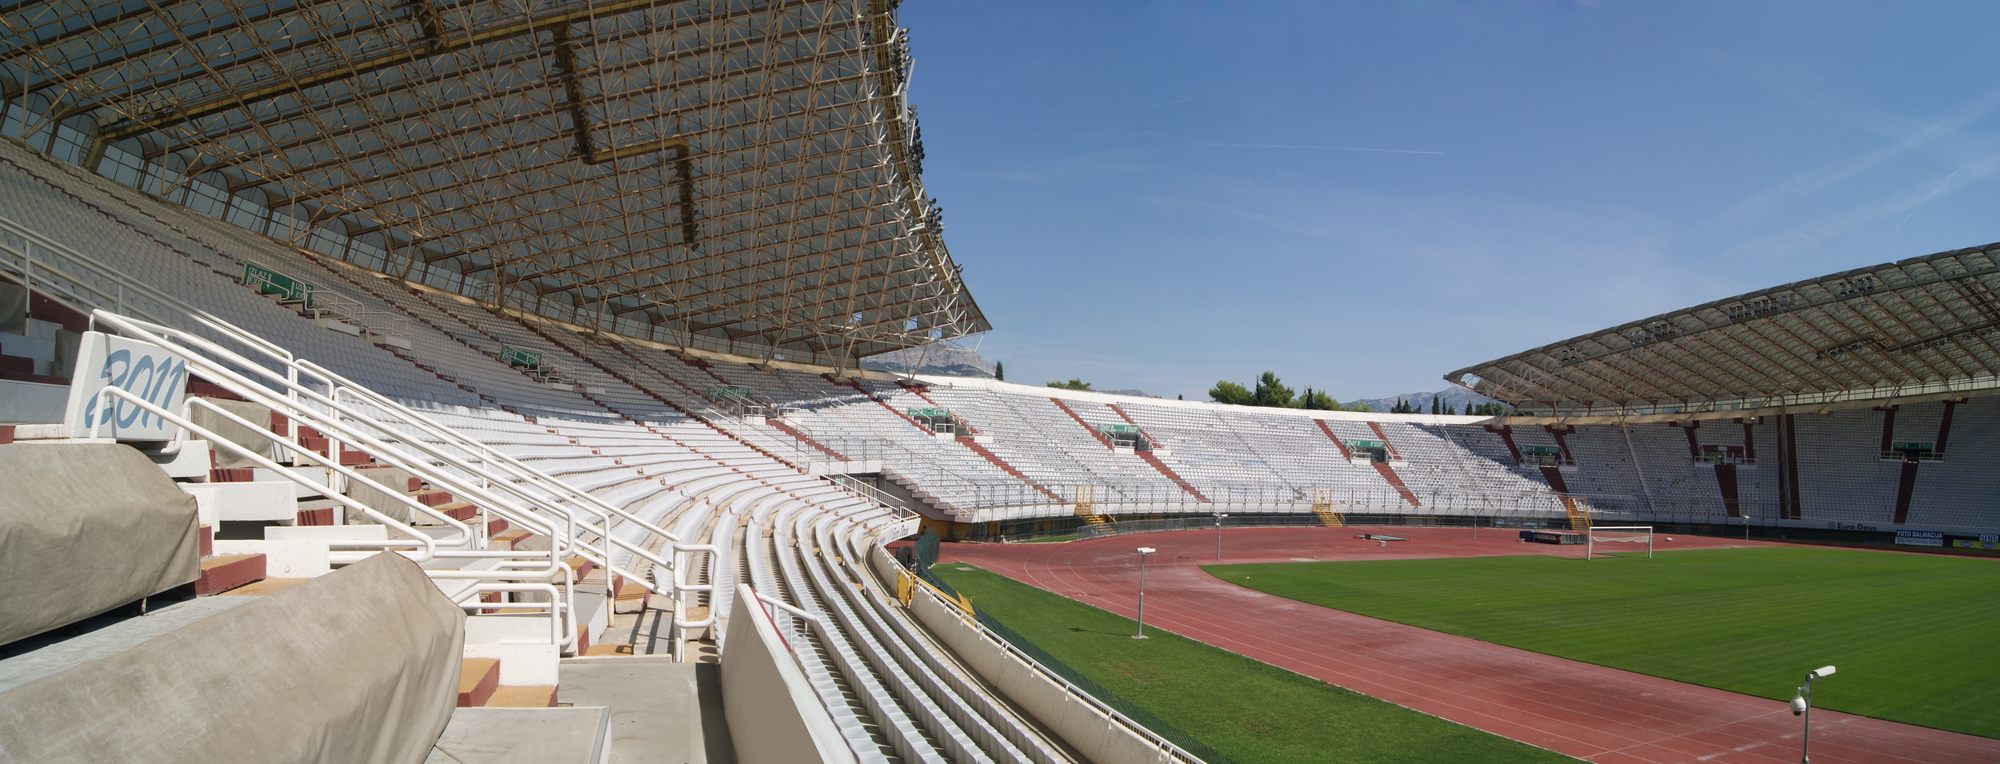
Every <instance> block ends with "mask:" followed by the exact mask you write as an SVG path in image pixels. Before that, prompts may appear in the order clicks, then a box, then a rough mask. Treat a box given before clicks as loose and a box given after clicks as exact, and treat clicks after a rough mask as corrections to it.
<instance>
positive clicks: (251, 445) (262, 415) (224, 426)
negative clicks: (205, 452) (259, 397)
mask: <svg viewBox="0 0 2000 764" xmlns="http://www.w3.org/2000/svg"><path fill="white" fill-rule="evenodd" d="M207 401H208V402H209V403H213V404H215V406H216V407H217V408H220V409H222V410H223V411H227V412H229V413H231V414H235V415H237V416H240V417H243V418H244V419H248V420H250V421H252V422H256V423H258V424H262V425H263V426H264V432H265V433H269V432H270V430H271V409H270V408H269V407H267V406H265V405H263V404H261V403H251V402H249V401H232V400H228V399H226V398H209V399H207ZM188 418H189V419H192V420H194V423H195V424H198V425H201V426H202V427H204V428H207V429H208V430H209V431H210V432H213V433H215V434H216V435H220V436H222V437H223V438H224V439H226V440H228V441H229V442H231V443H235V444H236V445H239V446H242V447H244V448H247V449H250V450H251V451H254V452H256V453H257V454H259V455H262V456H270V457H275V456H276V454H277V451H278V445H277V444H276V443H273V442H271V439H270V438H267V437H263V436H262V435H259V434H257V433H254V432H251V431H250V428H248V427H244V426H243V425H240V424H237V423H235V422H231V421H229V420H227V419H224V418H222V417H221V416H218V415H216V413H215V412H213V411H209V410H208V409H204V408H201V407H199V406H197V407H195V408H194V409H193V410H192V411H190V412H189V414H188ZM211 451H213V452H214V454H215V466H217V467H223V468H233V467H253V466H256V463H255V462H252V461H250V459H249V458H247V457H244V456H242V455H239V454H237V453H236V452H235V451H231V450H229V449H226V448H219V447H218V448H214V449H211Z"/></svg>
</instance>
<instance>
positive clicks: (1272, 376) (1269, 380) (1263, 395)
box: [1250, 371, 1292, 408]
mask: <svg viewBox="0 0 2000 764" xmlns="http://www.w3.org/2000/svg"><path fill="white" fill-rule="evenodd" d="M1250 399H1251V402H1252V403H1254V404H1255V405H1258V406H1271V407H1275V408H1285V407H1289V406H1291V405H1292V389H1291V388H1289V387H1286V386H1285V384H1284V383H1283V382H1279V381H1278V375H1277V373H1276V372H1271V371H1266V372H1264V373H1263V374H1259V375H1257V389H1256V390H1255V391H1253V392H1252V393H1251V394H1250Z"/></svg>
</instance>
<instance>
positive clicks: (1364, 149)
mask: <svg viewBox="0 0 2000 764" xmlns="http://www.w3.org/2000/svg"><path fill="white" fill-rule="evenodd" d="M1194 145H1196V146H1200V147H1202V148H1210V149H1281V150H1284V149H1289V150H1298V151H1357V152H1361V153H1365V154H1416V155H1420V156H1432V157H1441V156H1444V152H1442V151H1424V150H1420V149H1390V148H1379V147H1375V146H1315V145H1310V144H1299V143H1197V144H1194Z"/></svg>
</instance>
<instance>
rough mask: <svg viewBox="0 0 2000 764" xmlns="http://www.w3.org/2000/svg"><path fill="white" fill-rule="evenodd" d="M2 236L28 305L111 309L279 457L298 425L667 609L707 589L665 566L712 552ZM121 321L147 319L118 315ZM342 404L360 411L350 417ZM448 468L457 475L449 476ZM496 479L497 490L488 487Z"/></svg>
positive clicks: (82, 262) (288, 356)
mask: <svg viewBox="0 0 2000 764" xmlns="http://www.w3.org/2000/svg"><path fill="white" fill-rule="evenodd" d="M0 234H6V235H5V236H0V267H6V268H7V269H9V270H10V271H12V272H15V273H18V274H20V275H21V277H22V280H23V283H24V285H25V286H26V287H27V288H28V290H29V291H30V294H32V293H33V291H34V290H37V289H40V290H42V291H48V292H51V293H55V294H58V295H60V296H62V297H64V298H65V299H68V300H70V301H71V302H74V303H75V304H78V305H86V306H87V305H100V306H101V305H106V304H109V305H114V306H117V307H118V308H119V309H120V310H119V313H111V312H107V311H102V310H99V311H98V312H97V313H96V314H94V315H93V318H92V321H93V324H95V323H100V322H101V323H104V324H105V325H106V326H109V327H112V328H115V329H117V330H119V331H120V332H121V333H125V334H129V335H133V336H135V337H137V338H143V339H147V340H148V341H152V342H155V343H156V344H160V345H162V346H163V347H164V348H166V349H168V350H169V351H170V352H174V353H175V354H176V355H177V356H180V357H183V358H184V359H185V360H187V361H189V363H190V366H191V367H192V368H195V369H199V370H200V371H201V374H202V376H203V377H204V378H207V379H210V380H211V381H215V382H216V383H218V384H222V385H223V386H224V387H225V389H230V390H231V392H234V393H236V394H238V395H242V396H243V397H245V398H246V399H250V400H252V401H254V402H258V403H260V404H262V405H265V406H267V407H269V408H271V409H272V410H273V411H276V412H279V413H283V414H284V415H285V417H286V420H287V427H286V432H285V433H284V437H285V439H286V440H287V441H289V442H290V443H291V446H289V447H287V451H286V452H287V453H297V452H298V451H300V450H309V449H302V448H300V447H298V446H297V434H298V431H299V427H300V425H301V424H305V425H306V426H309V427H312V428H313V429H316V430H319V431H320V432H321V433H323V434H324V435H326V436H327V438H328V440H329V447H330V451H329V455H330V457H331V458H332V459H333V460H334V461H335V462H336V463H337V462H338V460H339V454H340V452H341V451H342V450H344V449H345V448H347V447H350V446H353V447H358V448H361V449H362V450H364V451H367V452H368V453H370V454H371V455H373V456H375V457H376V458H378V459H380V460H383V461H385V462H387V463H392V464H394V465H395V466H399V467H403V468H404V469H407V470H409V471H410V472H411V473H412V474H416V475H419V476H420V477H423V478H424V479H426V480H427V481H429V482H432V483H433V484H434V485H437V486H440V487H443V488H445V489H446V490H450V491H451V492H452V493H454V494H455V495H461V496H464V497H465V498H467V499H468V500H471V501H473V502H475V503H476V504H478V505H479V506H481V507H482V508H485V509H488V510H489V511H492V512H493V513H494V514H496V515H499V516H501V517H502V518H504V519H507V520H509V522H513V523H516V524H519V525H521V526H523V527H524V528H528V529H533V530H537V531H540V532H545V533H548V534H550V535H551V538H552V546H553V547H555V550H554V551H552V552H551V554H556V553H558V552H568V551H573V552H575V553H577V554H580V555H581V556H583V557H584V558H585V559H588V560H590V561H591V562H593V563H595V564H598V565H600V566H603V567H604V568H606V569H607V570H610V571H612V572H615V573H618V574H619V575H621V576H624V577H625V578H627V579H629V580H631V581H633V582H635V583H637V584H639V585H641V586H642V587H645V588H647V589H648V590H651V591H655V592H662V590H665V591H666V592H670V593H671V594H672V596H674V598H675V599H676V600H677V601H682V600H686V599H688V598H690V597H699V596H703V595H705V594H706V593H708V592H709V591H710V590H711V589H712V586H711V585H710V584H707V583H701V582H697V581H696V580H695V577H693V576H690V575H688V571H687V570H686V567H685V566H684V565H677V564H675V561H676V560H683V559H687V558H689V556H691V555H692V554H697V553H706V554H704V557H705V558H706V560H707V561H708V565H709V567H711V568H712V567H713V566H715V565H716V564H717V559H716V558H717V557H718V555H716V554H714V552H716V551H717V550H716V549H715V548H714V547H713V546H712V545H708V544H690V543H685V542H682V541H681V540H680V539H679V538H678V537H676V536H675V535H674V534H672V533H670V532H668V531H666V530H664V529H661V528H659V527H657V526H655V525H653V524H651V523H649V522H647V521H645V520H644V519H643V518H640V517H638V516H636V515H633V514H631V513H629V512H626V511H625V510H623V509H620V508H617V507H613V506H611V505H609V504H606V503H605V502H603V501H602V500H601V499H598V498H597V497H595V496H593V495H591V494H589V493H588V492H585V491H581V490H579V489H576V488H573V487H570V486H569V485H567V484H565V483H562V482H561V481H559V480H556V479H555V478H553V477H551V476H549V475H547V474H546V473H542V472H540V471H539V470H535V469H533V468H531V467H528V466H527V465H525V464H522V463H521V462H519V461H518V460H515V459H513V458H512V457H509V456H507V455H505V454H503V453H501V452H499V451H497V450H495V449H492V448H490V447H488V446H486V445H484V444H482V443H479V442H477V441H475V440H472V439H470V438H467V437H465V436H463V435H461V434H459V433H458V432H457V431H455V430H452V429H451V428H448V427H445V426H443V425H440V424H438V423H436V422H434V421H432V420H430V419H428V418H426V417H424V416H422V415H419V414H417V413H416V412H415V411H412V410H411V409H409V408H407V407H405V406H403V405H402V404H400V403H397V402H396V401H393V400H391V399H389V398H387V397H384V396H381V395H379V394H377V393H375V392H373V391H372V390H369V389H367V388H365V387H363V386H361V385H358V384H356V383H354V382H352V381H351V380H348V379H346V378H345V377H342V376H340V375H339V374H336V373H334V372H332V371H331V370H328V369H326V368H324V367H321V366H318V365H316V364H313V363H311V362H309V361H303V360H300V359H297V358H296V357H295V356H293V354H292V353H291V352H290V351H287V350H285V349H283V348H281V347H279V346H277V345H275V344H273V343H271V342H269V341H267V340H264V339H262V338H261V337H258V336H256V335H255V334H253V333H250V332H248V331H245V330H243V329H241V328H238V327H236V326H234V325H232V324H229V323H228V322H226V321H223V320H222V319H220V318H217V317H215V316H213V315H211V314H209V313H207V312H205V311H202V310H200V309H198V308H195V307H193V306H191V305H188V304H186V303H184V302H182V301H181V300H179V299H178V298H176V297H174V296H172V295H169V294H167V293H165V292H162V291H161V290H159V289H157V288H155V287H152V286H150V285H148V284H145V283H144V282H140V281H136V280H132V279H130V278H129V274H126V273H124V272H121V271H119V270H117V269H113V268H110V267H108V266H106V265H104V264H103V263H100V262H98V261H96V260H94V259H92V258H90V257H88V256H85V255H83V254H81V253H79V252H77V251H75V250H74V249H71V248H69V247H67V246H64V245H62V244H60V243H57V242H55V241H53V240H50V239H48V238H47V237H45V236H42V235H41V234H39V233H37V232H35V231H33V230H30V229H28V228H26V227H24V226H21V225H19V224H17V223H14V222H13V221H11V220H7V219H5V218H0ZM10 237H11V238H10ZM37 254H39V255H40V257H37ZM128 311H130V312H137V313H140V314H142V315H145V316H147V317H149V318H151V319H153V320H151V321H147V320H141V319H138V318H132V317H127V316H123V315H120V313H123V312H128ZM164 317H177V318H179V319H180V321H178V322H177V323H184V324H187V325H189V326H190V327H191V328H192V329H195V330H199V331H200V332H201V334H197V333H196V332H195V331H184V330H181V329H176V328H172V327H170V326H168V325H167V323H166V322H165V321H162V320H161V319H162V318H164ZM203 335H206V336H203ZM211 338H212V339H211ZM216 340H219V341H221V342H228V343H231V344H234V345H238V346H241V347H242V348H244V349H245V351H246V352H248V353H250V355H248V356H246V355H243V354H241V353H239V352H237V351H234V350H230V349H229V348H227V347H225V346H223V345H222V344H219V343H218V342H217V341H216ZM260 378H261V379H260ZM320 390H324V391H325V392H324V393H322V392H320ZM350 399H351V400H353V401H358V402H360V403H362V404H365V405H366V406H367V407H368V408H369V409H370V410H368V411H363V410H360V409H357V408H353V407H351V406H349V405H348V401H349V400H350ZM398 427H400V428H401V429H398ZM412 431H414V432H416V433H418V434H421V435H424V436H428V437H429V438H431V441H430V442H426V441H425V440H424V439H423V438H421V437H419V438H411V437H409V434H410V433H411V432H412ZM440 465H442V466H440ZM454 469H455V470H457V471H458V472H457V473H454V472H453V470H454ZM495 471H497V472H498V475H497V477H499V478H501V479H499V480H494V479H493V478H494V477H496V475H495V474H494V472H495ZM335 474H336V475H338V479H337V481H336V482H342V484H341V485H338V486H330V488H332V489H335V490H338V489H341V488H345V487H346V485H345V482H344V481H347V480H349V479H351V476H350V475H347V474H342V473H340V472H338V471H336V473H335ZM462 476H463V477H462ZM288 479H290V478H289V477H288ZM389 493H392V494H394V493H400V492H399V491H390V492H389ZM613 518H616V519H615V520H614V519H613ZM619 522H623V523H630V524H632V525H633V527H638V528H640V529H642V530H644V531H645V532H647V533H649V534H651V535H653V536H656V537H658V538H660V539H662V540H663V541H664V544H665V546H666V547H667V550H668V551H667V554H666V556H664V557H663V556H661V555H658V554H655V553H653V552H651V551H649V550H648V549H647V547H646V545H645V544H643V543H638V542H632V541H626V540H624V539H621V538H619V537H618V536H617V535H615V534H614V533H612V532H611V531H612V525H613V524H615V523H619ZM460 527H461V528H462V527H463V526H462V525H461V526H460ZM613 549H616V550H620V551H623V552H626V553H628V554H630V555H631V556H633V557H636V558H639V559H642V560H645V561H646V562H650V563H652V564H653V565H654V566H657V567H658V568H660V569H665V570H668V571H670V572H671V573H672V575H671V577H670V580H671V582H672V583H671V584H664V583H659V582H658V577H657V576H650V575H644V574H641V573H639V572H635V571H633V570H630V569H627V568H625V567H623V566H619V565H616V564H614V563H613V561H612V559H611V555H610V551H611V550H613ZM556 567H559V568H561V569H562V571H563V572H564V574H565V575H567V574H568V572H569V568H568V566H567V565H558V566H556ZM701 578H703V579H706V580H713V579H714V576H713V574H712V571H710V572H709V574H708V575H705V576H702V577H701ZM607 585H608V582H607ZM608 594H609V593H608V592H607V596H608ZM552 609H553V608H552ZM708 620H709V619H678V618H677V619H676V621H675V627H676V628H677V629H681V630H683V631H693V630H696V629H701V628H706V627H707V626H708V625H710V624H709V623H708V622H707V621H708ZM678 641H679V640H676V643H678Z"/></svg>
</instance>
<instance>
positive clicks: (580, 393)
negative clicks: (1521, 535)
mask: <svg viewBox="0 0 2000 764" xmlns="http://www.w3.org/2000/svg"><path fill="white" fill-rule="evenodd" d="M895 6H896V4H895V3H894V2H890V1H888V0H809V1H800V2H752V3H717V2H706V1H696V0H683V1H679V2H666V1H664V0H642V1H638V2H631V1H618V2H607V1H600V0H589V1H585V2H557V3H540V4H520V3H493V2H484V1H482V0H472V1H470V2H461V3H439V2H423V1H419V2H336V3H317V4H297V3H277V4H270V3H235V2H207V3H175V2H160V1H159V0H146V1H144V2H110V3H86V2H73V1H68V0H43V1H40V2H37V1H34V0H30V1H29V2H22V3H12V4H8V5H6V6H5V7H4V9H0V27H4V29H5V32H6V36H5V39H4V42H0V98H3V99H4V108H5V111H4V114H0V136H4V137H0V422H5V424H0V485H4V486H6V488H4V489H0V613H4V615H5V617H4V618H0V759H5V760H35V761H43V760H90V761H137V760H147V761H191V760H196V759H207V760H259V761H284V760H308V759H310V760H328V761H333V760H351V759H370V760H383V761H418V760H425V759H426V757H432V758H435V759H436V760H445V761H460V762H478V761H513V760H535V761H579V762H581V761H607V760H618V761H652V760H675V761H706V760H714V761H723V760H730V759H740V760H744V761H808V760H815V759H817V760H825V761H887V760H899V761H900V760H909V761H1036V762H1062V761H1119V762H1124V761H1130V762H1160V761H1193V760H1197V757H1196V756H1195V755H1194V754H1192V753H1189V752H1188V751H1186V750H1183V749H1182V748H1181V747H1180V746H1178V745H1176V744H1175V743H1174V742H1171V741H1170V740H1169V739H1168V738H1167V737H1165V736H1163V735H1162V734H1161V733H1160V732H1158V731H1155V730H1152V729H1149V728H1148V727H1147V726H1146V725H1145V724H1142V723H1141V722H1139V721H1135V720H1134V719H1132V718H1129V717H1128V716H1127V715H1125V714H1124V713H1122V712H1121V711H1119V710H1117V709H1116V708H1114V707H1113V706H1112V705H1109V704H1107V703H1106V702H1104V700H1102V699H1100V698H1096V697H1093V696H1092V695H1091V694H1089V693H1087V692H1085V691H1084V690H1083V689H1080V688H1079V687H1078V686H1076V685H1075V684H1073V683H1072V682H1071V681H1069V680H1068V679H1066V678H1064V677H1063V676H1062V675H1061V674H1060V673H1058V672H1056V671H1055V670H1054V669H1052V668H1050V667H1047V666H1044V665H1041V664H1040V663H1038V662H1037V661H1036V659H1034V658H1033V657H1031V656H1030V655H1029V654H1027V653H1025V652H1023V651H1021V650H1019V649H1017V648H1016V647H1014V646H1012V645H1010V644H1009V643H1008V642H1007V641H1006V640H1004V639H1003V638H1001V637H1000V636H998V635H997V634H995V633H994V632H993V631H991V630H990V629H988V628H987V627H985V626H983V625H982V624H981V623H980V622H979V621H978V620H977V619H975V618H972V617H970V616H969V614H968V613H967V612H966V609H965V608H964V607H963V606H962V605H963V603H962V601H957V600H954V599H953V598H951V597H949V596H947V595H945V594H944V593H943V592H942V591H940V590H938V589H937V588H936V587H934V586H933V585H931V584H929V583H926V582H925V581H923V580H922V579H920V578H919V577H918V576H917V575H916V574H915V572H913V571H912V570H911V568H910V567H909V566H908V565H907V564H906V561H905V560H902V559H899V556H898V555H897V554H895V553H892V552H891V551H890V544H891V543H892V542H898V541H901V540H905V539H911V538H915V537H941V538H945V539H967V540H1011V539H1018V538H1025V537H1032V536H1038V535H1060V534H1076V535H1080V536H1084V537H1089V536H1098V535H1108V534H1116V533H1125V532H1134V531H1140V530H1159V529H1167V528H1179V527H1196V526H1202V525H1203V524H1205V523H1209V522H1213V523H1216V524H1217V525H1218V526H1219V525H1220V524H1221V523H1222V522H1223V518H1222V517H1221V515H1222V514H1225V513H1226V514H1227V515H1228V516H1229V518H1228V523H1229V524H1231V525H1294V526H1342V525H1376V524H1393V525H1472V526H1477V527H1492V526H1508V527H1519V528H1564V529H1568V528H1577V527H1584V526H1588V525H1589V524H1591V523H1592V522H1599V523H1601V524H1604V525H1614V526H1624V525H1645V526H1652V527H1658V528H1663V529H1665V528H1679V529H1685V530H1686V532H1743V533H1750V532H1753V531H1754V532H1755V533H1756V534H1758V535H1760V536H1765V537H1774V538H1775V537H1791V538H1814V539H1837V540H1851V541H1856V542H1877V543H1904V542H1907V543H1918V544H1926V545H1936V546H1950V545H1974V544H1988V545H1991V544H1992V543H1993V542H1992V539H1993V534H1995V533H2000V514H1996V513H1995V512H1994V510H1993V509H1992V508H1991V507H1990V506H1988V503H1987V501H1986V499H1988V498H1990V495H1991V481H1990V475H1992V474H1994V472H1995V470H1996V468H2000V443H1995V442H1994V440H1995V438H1996V437H2000V397H1995V396H1993V395H1992V394H1990V393H1989V392H1988V388H1990V387H1993V380H1994V379H1995V366H1996V363H2000V350H1996V343H1995V342H1994V337H1995V334H1994V327H1995V326H1996V325H2000V314H1996V310H2000V306H1996V303H1995V299H1994V295H1993V293H1992V291H1991V290H1992V282H1993V281H1994V280H1995V279H1996V274H1995V272H1994V255H1993V254H1992V252H1991V250H1990V249H1989V248H1975V249H1968V250H1961V251H1955V252H1947V253H1942V254H1938V255H1932V256H1928V257H1922V258H1916V259H1911V260H1904V261H1900V262H1895V263H1889V264H1885V265H1881V266H1877V267H1874V268H1868V269H1862V270H1859V271H1851V272H1847V273H1841V274H1835V275H1832V276H1827V277H1823V278H1818V279H1811V280H1808V281H1803V282H1798V283H1795V284H1790V285H1786V286H1783V287H1777V288H1774V289H1770V290H1765V291H1762V292H1757V293H1753V294H1750V295H1745V296H1742V297H1738V298H1731V299H1727V300H1721V301H1717V302H1714V303H1710V304H1707V305H1703V306H1698V307H1695V308H1690V309H1687V310H1683V311H1677V312H1675V313H1671V314H1667V315H1664V316H1660V317H1657V318H1653V319H1648V320H1645V321H1640V322H1635V323H1632V324H1628V325H1626V326H1622V327H1617V328H1613V329H1608V330H1605V331H1602V332H1597V333H1593V334H1590V335H1586V336H1583V337H1579V338H1576V339H1573V340H1568V341H1565V342H1561V343H1556V344H1553V345H1549V346H1546V347H1543V348H1538V349H1535V350H1531V351H1527V352H1523V353H1519V354H1516V355H1513V356H1508V357H1506V358H1503V359H1500V360H1496V361H1492V362H1488V363H1485V364H1480V365H1477V366H1473V367H1469V368H1467V369H1464V370H1462V371H1458V372H1453V373H1452V374H1450V375H1448V378H1449V379H1450V380H1451V381H1453V382H1454V383H1458V384H1463V385H1465V386H1467V387H1469V388H1471V389H1472V390H1474V391H1476V392H1479V393H1482V394H1484V395H1488V396H1490V397H1493V398H1494V399H1496V400H1499V401H1501V402H1503V403H1505V404H1506V405H1507V406H1508V407H1510V408H1511V409H1512V410H1513V411H1514V412H1515V414H1514V415H1510V416H1505V417H1473V416H1453V415H1392V414H1374V413H1363V412H1330V411H1305V410H1290V409H1261V408H1250V407H1236V406H1226V405H1221V404H1213V403H1199V402H1182V401H1169V400H1161V399H1153V398H1142V397H1134V396H1123V395H1112V394H1101V393H1093V392H1082V391H1071V390H1061V389H1052V388H1042V387H1029V386H1023V385H1017V384H1010V383H1006V382H1000V381H994V380H987V379H973V378H958V377H932V376H896V375H891V374H887V373H883V372H876V371H864V370H861V369H860V367H859V362H860V359H861V358H863V357H867V356H871V355H875V354H879V353H882V352H887V351H892V350H897V349H902V348H909V347H915V346H919V345H922V344H925V343H929V342H934V341H937V340H941V339H951V338H956V337H962V336H966V335H971V334H976V333H979V332H983V331H986V330H988V329H990V328H991V327H990V326H989V325H988V323H987V321H986V319H985V317H984V316H983V315H982V314H981V312H980V310H979V307H978V305H977V303H976V302H974V300H973V299H972V296H971V294H970V293H969V291H968V289H967V286H966V284H965V283H964V281H963V279H962V278H961V276H960V269H959V267H958V266H957V265H956V264H955V263H954V262H953V260H952V259H951V256H950V254H949V253H948V251H947V250H946V248H945V246H944V239H943V237H942V216H941V214H940V212H939V207H938V206H937V203H936V201H935V200H933V199H932V198H931V197H930V196H929V195H928V194H927V193H926V191H925V189H924V187H923V184H922V181H921V169H922V160H923V147H922V142H921V139H920V137H919V131H918V128H917V121H916V112H915V110H914V109H913V108H912V107H911V106H910V105H909V103H908V102H907V100H906V92H907V87H908V84H909V77H910V72H911V68H910V67H911V62H910V57H909V52H908V44H907V41H908V33H907V32H906V31H905V30H904V29H902V28H900V27H899V26H898V23H897V18H896V8H895ZM1948 447H1949V448H1948ZM1648 539H1650V535H1649V536H1648ZM918 546H919V547H921V546H922V545H918ZM142 614H143V615H142ZM160 709H178V710H179V711H177V712H176V713H172V714H163V713H160Z"/></svg>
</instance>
